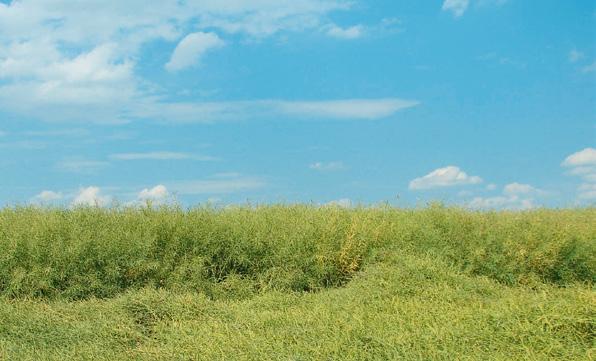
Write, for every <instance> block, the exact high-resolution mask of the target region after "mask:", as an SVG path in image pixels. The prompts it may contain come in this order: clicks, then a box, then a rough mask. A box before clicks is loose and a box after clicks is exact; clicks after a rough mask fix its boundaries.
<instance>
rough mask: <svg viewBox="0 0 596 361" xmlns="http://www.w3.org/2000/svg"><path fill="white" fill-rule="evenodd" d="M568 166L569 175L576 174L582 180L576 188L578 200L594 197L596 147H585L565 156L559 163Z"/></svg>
mask: <svg viewBox="0 0 596 361" xmlns="http://www.w3.org/2000/svg"><path fill="white" fill-rule="evenodd" d="M561 165H562V166H563V167H566V168H569V169H570V170H569V172H568V174H569V175H572V176H577V177H579V178H581V180H582V181H583V183H582V184H580V185H579V186H578V188H577V197H578V199H579V200H580V201H585V200H593V199H596V149H594V148H585V149H583V150H580V151H578V152H575V153H573V154H571V155H570V156H568V157H567V158H565V160H564V161H563V162H562V163H561Z"/></svg>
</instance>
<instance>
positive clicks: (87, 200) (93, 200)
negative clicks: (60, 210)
mask: <svg viewBox="0 0 596 361" xmlns="http://www.w3.org/2000/svg"><path fill="white" fill-rule="evenodd" d="M110 200H111V198H110V197H109V196H104V195H102V194H101V190H100V189H99V188H98V187H87V188H81V189H80V190H79V192H78V194H77V195H76V196H75V198H74V199H73V201H72V203H71V205H72V206H73V207H77V206H97V207H103V206H106V205H107V204H108V203H109V202H110Z"/></svg>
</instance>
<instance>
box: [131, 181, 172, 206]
mask: <svg viewBox="0 0 596 361" xmlns="http://www.w3.org/2000/svg"><path fill="white" fill-rule="evenodd" d="M168 195H169V192H168V189H167V188H166V187H165V186H164V185H162V184H159V185H156V186H155V187H153V188H151V189H149V188H145V189H143V190H142V191H140V192H139V194H138V196H137V198H138V199H139V200H141V201H148V200H151V201H157V202H161V201H164V200H165V199H166V198H167V197H168Z"/></svg>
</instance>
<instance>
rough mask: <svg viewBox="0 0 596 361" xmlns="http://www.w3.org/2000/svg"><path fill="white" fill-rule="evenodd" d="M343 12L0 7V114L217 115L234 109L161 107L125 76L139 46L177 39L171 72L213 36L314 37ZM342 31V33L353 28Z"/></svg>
mask: <svg viewBox="0 0 596 361" xmlns="http://www.w3.org/2000/svg"><path fill="white" fill-rule="evenodd" d="M350 6H351V1H347V0H258V1H234V0H224V1H203V0H189V1H162V2H159V3H155V4H151V6H147V4H146V2H143V1H140V0H130V1H125V2H122V1H99V0H89V1H85V2H73V1H71V0H55V1H49V2H48V1H37V0H22V1H12V2H10V3H9V4H5V3H0V108H2V109H3V110H4V111H8V112H12V113H17V114H21V115H26V116H29V117H32V118H37V119H42V120H47V121H57V120H60V121H81V122H91V121H93V122H101V123H122V122H128V121H131V120H134V119H138V118H144V119H145V115H150V116H151V117H153V118H159V117H160V116H161V114H164V113H174V115H176V113H181V114H182V116H189V115H188V114H187V113H186V112H185V109H188V108H193V109H195V110H202V111H206V114H205V117H207V118H209V117H211V118H225V117H227V116H228V115H229V114H230V111H231V112H232V113H233V112H234V109H236V108H235V107H232V108H233V109H231V110H230V108H229V104H214V105H213V104H199V105H196V106H194V105H193V106H190V107H189V106H188V105H187V104H168V103H162V102H161V101H160V100H161V99H163V98H164V95H163V94H158V90H157V89H159V87H158V86H155V84H150V83H148V82H147V81H145V80H144V79H142V78H141V77H140V76H139V75H138V74H135V67H136V64H137V61H138V59H140V58H141V56H142V53H141V51H140V49H141V48H142V47H143V45H145V44H147V43H149V42H152V41H155V40H164V41H167V42H170V43H174V42H179V43H178V46H177V47H176V50H175V51H174V52H173V54H172V57H171V59H170V61H169V62H168V63H167V65H166V68H167V69H168V70H171V71H178V70H182V69H185V68H187V67H189V66H192V65H194V64H196V63H197V62H198V61H199V60H200V57H201V56H202V55H204V53H205V52H206V51H208V50H209V49H214V48H216V47H219V46H221V45H222V44H223V40H222V39H221V38H220V36H223V34H226V33H227V34H239V35H240V36H244V37H251V38H264V37H267V36H271V35H274V34H277V33H279V32H286V31H306V30H313V31H318V29H321V28H322V27H325V23H326V20H325V19H326V18H327V15H328V14H329V13H331V12H334V11H339V10H346V9H349V8H350ZM344 30H345V35H347V36H353V34H354V33H355V32H356V31H357V29H349V28H348V29H344ZM206 31H208V32H206ZM190 32H192V33H190ZM189 33H190V34H189ZM180 39H182V40H180ZM148 105H149V108H151V109H152V111H151V112H147V111H146V110H145V109H146V108H147V106H148ZM274 105H275V104H273V105H272V106H274ZM290 108H291V106H290ZM274 112H276V111H275V109H274ZM340 112H341V111H340ZM214 113H215V114H214ZM336 113H337V111H335V112H333V111H331V112H330V113H326V114H329V115H330V116H335V114H336ZM355 114H356V116H355V118H361V117H362V116H361V115H358V112H355ZM253 115H254V114H253ZM193 117H194V118H202V117H203V114H202V113H194V114H193ZM367 117H368V116H367ZM176 120H180V119H179V118H178V119H177V118H176V117H174V121H176ZM182 120H184V119H182Z"/></svg>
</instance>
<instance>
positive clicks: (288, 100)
mask: <svg viewBox="0 0 596 361" xmlns="http://www.w3.org/2000/svg"><path fill="white" fill-rule="evenodd" d="M148 4H149V3H148V2H146V1H140V0H128V1H109V0H103V1H98V0H88V1H84V2H81V1H67V0H20V1H6V0H0V206H14V205H25V204H37V205H54V206H65V207H71V206H78V205H99V206H110V205H116V204H119V205H137V204H144V203H145V202H146V201H148V200H150V201H151V202H153V203H167V202H178V203H180V204H183V205H185V206H194V205H197V204H205V203H212V204H221V205H226V204H247V203H248V204H269V203H310V204H321V205H322V204H329V203H331V204H336V205H338V206H355V205H373V204H378V203H389V204H391V205H394V206H398V207H412V206H419V205H424V204H426V203H428V202H431V201H440V202H444V203H446V204H454V205H460V206H464V207H469V208H473V209H530V208H535V207H576V206H591V205H594V204H595V203H596V1H594V0H575V1H559V0H543V1H539V2H538V1H521V0H444V1H442V0H437V1H413V0H412V1H395V0H374V1H373V0H350V1H346V0H251V1H248V0H246V1H243V0H217V1H215V0H185V1H182V0H178V1H160V2H151V5H150V6H149V5H148Z"/></svg>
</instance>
